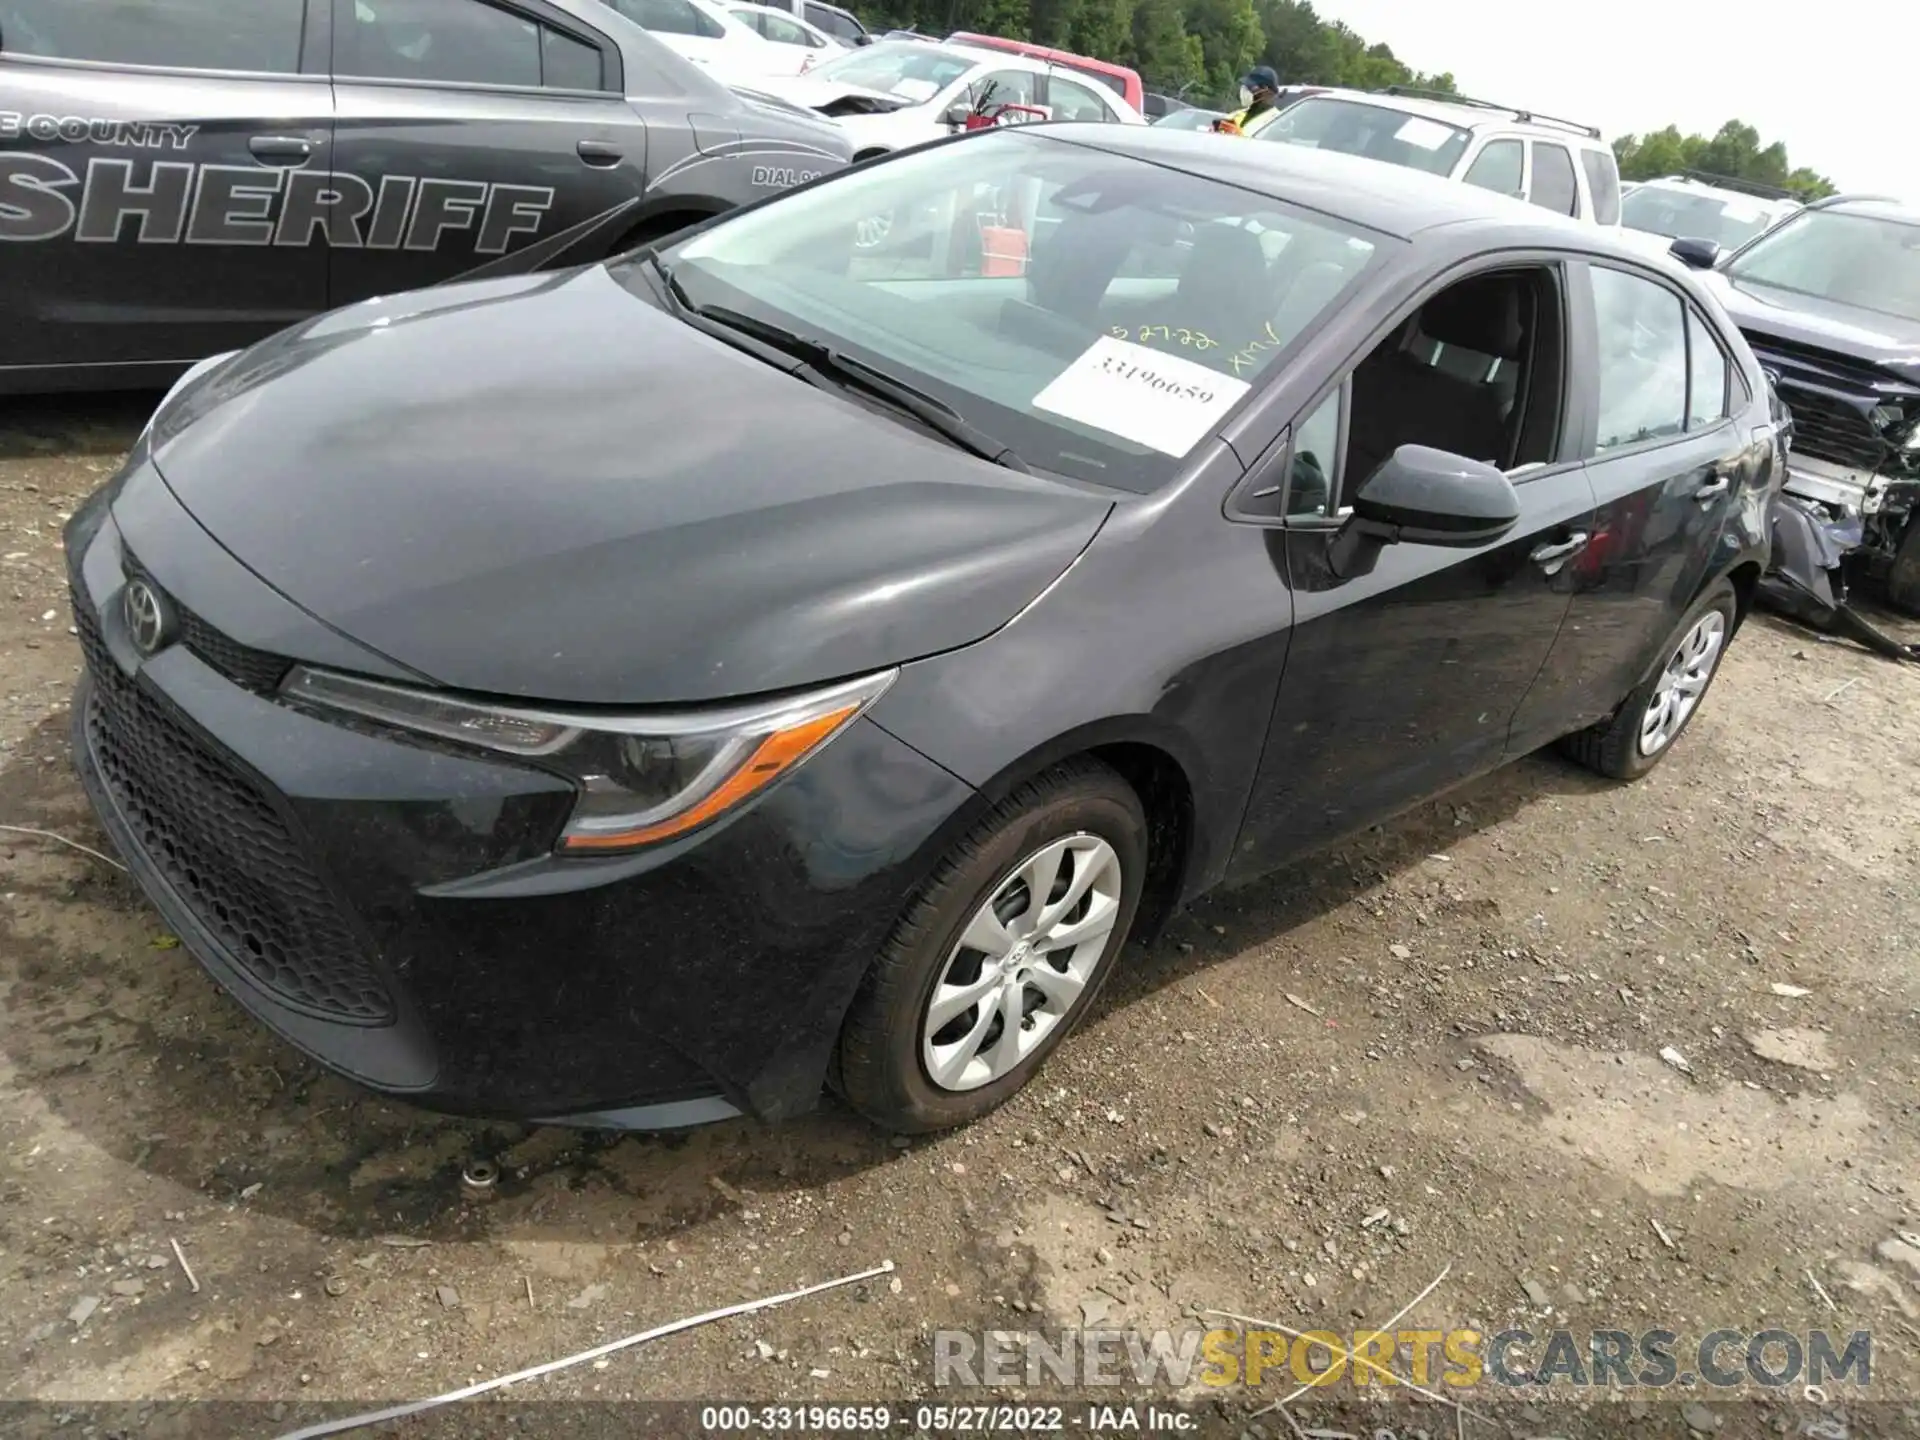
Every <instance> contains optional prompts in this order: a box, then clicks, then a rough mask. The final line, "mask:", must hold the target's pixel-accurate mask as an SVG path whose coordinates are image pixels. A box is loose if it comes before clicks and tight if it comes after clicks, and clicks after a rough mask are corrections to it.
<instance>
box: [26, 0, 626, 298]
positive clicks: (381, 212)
mask: <svg viewBox="0 0 1920 1440" xmlns="http://www.w3.org/2000/svg"><path fill="white" fill-rule="evenodd" d="M0 3H4V0H0ZM333 71H334V91H335V95H336V97H337V103H338V107H339V119H338V122H337V126H336V132H335V133H336V139H335V144H334V185H335V189H336V191H337V195H336V200H335V204H334V205H332V206H331V207H329V208H327V209H325V210H324V211H323V212H322V213H320V214H316V215H314V216H312V217H310V218H309V217H306V216H303V217H302V223H311V224H312V225H313V226H314V227H315V228H316V229H324V230H326V231H327V233H328V234H329V235H330V236H331V238H332V245H331V247H330V254H331V256H332V263H331V267H330V272H329V284H328V289H329V296H330V299H331V302H332V303H333V304H335V305H344V304H350V303H352V302H354V301H356V300H360V299H364V298H365V297H367V296H371V295H381V294H387V293H390V292H392V291H396V290H409V289H415V288H418V287H420V286H423V285H432V284H436V283H438V282H440V281H443V280H450V279H453V278H456V277H458V276H461V275H465V274H468V273H470V272H473V271H474V270H476V269H479V268H480V267H491V268H493V269H508V270H511V269H514V268H517V267H516V265H515V262H514V259H513V258H511V257H516V256H517V257H520V258H521V260H522V261H523V262H524V263H527V264H529V265H531V264H533V263H535V260H536V257H535V256H523V255H522V252H524V251H526V250H527V248H528V247H529V246H534V245H539V246H541V247H542V248H541V250H540V251H539V252H538V256H541V257H544V256H547V255H549V254H550V253H551V252H553V251H555V250H556V249H559V248H560V247H562V246H567V247H568V248H567V249H566V254H567V257H568V259H569V260H574V259H579V260H585V259H598V258H600V257H601V256H603V255H605V254H607V253H609V252H610V251H611V250H612V248H613V246H614V244H615V242H616V241H617V239H618V237H619V234H620V233H621V232H622V230H623V229H624V222H623V216H624V215H625V214H626V213H627V212H628V211H630V210H632V209H633V208H634V207H635V206H636V205H637V204H638V203H639V200H640V197H641V195H642V193H643V192H644V190H645V186H646V174H647V132H646V126H645V125H644V124H643V123H642V121H641V119H640V117H639V115H638V114H637V113H635V111H634V109H633V107H632V106H630V105H628V104H627V102H626V100H625V99H624V98H623V96H622V90H621V87H622V83H623V72H622V67H621V58H620V51H619V47H618V46H617V45H615V44H614V42H613V41H612V40H611V39H610V38H609V37H608V36H606V35H604V34H602V33H601V32H599V31H597V30H595V29H593V28H592V27H590V26H588V25H586V24H584V23H583V22H581V21H579V20H576V19H574V18H573V17H571V16H569V15H567V14H565V13H564V12H562V11H559V10H556V9H554V8H552V7H550V6H546V5H543V4H540V3H539V0H524V3H520V0H516V3H511V4H509V3H493V0H334V50H333ZM563 236H567V237H570V240H571V241H572V242H573V243H569V241H568V240H562V239H561V237H563Z"/></svg>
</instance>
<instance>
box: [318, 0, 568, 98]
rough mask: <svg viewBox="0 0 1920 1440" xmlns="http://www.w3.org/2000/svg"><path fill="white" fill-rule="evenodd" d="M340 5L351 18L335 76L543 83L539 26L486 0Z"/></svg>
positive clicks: (378, 0) (380, 0) (367, 0)
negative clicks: (487, 2)
mask: <svg viewBox="0 0 1920 1440" xmlns="http://www.w3.org/2000/svg"><path fill="white" fill-rule="evenodd" d="M342 8H343V10H345V11H347V12H348V13H350V14H351V15H352V17H353V23H352V24H350V25H348V26H347V27H346V33H345V34H344V35H339V36H336V38H335V42H334V45H335V49H334V61H333V69H334V73H335V74H337V75H353V76H364V77H366V78H368V79H375V80H414V81H422V82H426V83H433V82H436V81H455V82H461V83H465V84H470V85H524V86H527V87H528V88H536V87H538V86H539V84H540V61H541V44H540V27H539V26H538V25H536V24H534V22H533V21H531V20H528V19H526V18H525V17H523V16H520V15H515V14H513V13H512V12H510V11H507V10H502V9H499V8H497V7H495V6H493V5H488V4H484V3H482V0H353V3H352V4H351V6H348V7H342ZM558 38H560V37H556V39H558ZM597 83H598V82H597V80H596V85H597Z"/></svg>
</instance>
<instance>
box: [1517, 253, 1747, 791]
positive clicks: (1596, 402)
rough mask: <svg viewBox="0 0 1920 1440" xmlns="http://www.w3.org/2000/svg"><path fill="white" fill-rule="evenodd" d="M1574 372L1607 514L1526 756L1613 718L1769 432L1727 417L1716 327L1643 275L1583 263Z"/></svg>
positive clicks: (1542, 682) (1523, 711)
mask: <svg viewBox="0 0 1920 1440" xmlns="http://www.w3.org/2000/svg"><path fill="white" fill-rule="evenodd" d="M1572 288H1573V293H1574V295H1575V297H1576V299H1575V307H1576V314H1578V315H1580V316H1581V317H1582V319H1583V320H1584V319H1585V318H1586V317H1589V316H1590V317H1591V322H1590V323H1583V324H1580V325H1578V326H1576V328H1575V332H1574V353H1575V357H1576V359H1575V366H1574V368H1575V371H1576V373H1577V374H1578V375H1580V376H1581V377H1583V382H1584V383H1583V387H1582V388H1583V410H1584V411H1585V413H1586V414H1587V415H1588V416H1589V417H1590V419H1589V420H1588V421H1587V423H1588V424H1589V425H1590V426H1591V430H1590V432H1589V436H1588V438H1587V440H1586V442H1585V443H1586V447H1587V450H1588V453H1589V454H1591V456H1592V459H1591V460H1590V461H1589V463H1588V465H1587V474H1588V477H1589V479H1590V480H1591V482H1592V485H1593V489H1594V494H1595V498H1596V499H1597V501H1598V502H1599V508H1598V511H1597V513H1596V515H1595V523H1594V525H1593V527H1592V530H1591V538H1590V540H1589V543H1588V545H1587V548H1586V549H1585V551H1584V552H1583V553H1581V554H1580V555H1578V556H1577V557H1575V558H1574V559H1573V560H1572V561H1571V562H1570V564H1569V574H1570V576H1571V577H1572V581H1573V587H1574V595H1573V603H1572V606H1571V608H1570V609H1569V610H1568V612H1567V623H1566V625H1565V627H1564V628H1563V629H1562V631H1561V634H1560V639H1559V641H1558V642H1557V643H1556V644H1555V646H1554V650H1553V654H1552V656H1551V657H1550V658H1549V661H1548V663H1547V665H1546V667H1545V668H1544V669H1543V670H1542V671H1541V674H1540V679H1539V681H1538V682H1537V683H1536V684H1535V686H1534V688H1533V689H1532V691H1530V692H1529V693H1528V695H1527V699H1526V703H1525V704H1524V705H1522V706H1521V708H1520V710H1519V712H1518V713H1517V714H1516V715H1515V717H1514V725H1513V737H1512V744H1511V748H1512V749H1513V750H1514V751H1515V752H1516V753H1518V752H1524V751H1527V750H1532V749H1535V748H1537V747H1538V746H1540V745H1542V744H1544V743H1546V742H1547V741H1549V740H1552V739H1556V738H1558V737H1559V736H1561V735H1564V734H1567V733H1569V732H1571V731H1573V730H1576V729H1579V728H1581V727H1582V726H1584V725H1586V724H1589V723H1591V722H1593V721H1596V720H1599V719H1602V718H1604V717H1605V716H1607V715H1608V714H1610V713H1612V711H1613V709H1614V707H1615V706H1616V705H1618V704H1619V702H1620V701H1621V700H1622V699H1624V698H1625V697H1626V695H1627V694H1628V692H1629V691H1631V690H1632V689H1633V688H1634V686H1636V685H1637V684H1639V682H1640V680H1641V678H1642V675H1643V674H1644V672H1645V670H1646V667H1647V666H1648V664H1650V663H1651V662H1652V660H1653V658H1654V657H1655V655H1656V654H1657V653H1658V651H1659V649H1660V648H1661V646H1662V643H1663V641H1664V640H1665V639H1666V637H1667V635H1668V634H1669V632H1671V631H1672V630H1673V628H1674V627H1675V626H1676V625H1678V624H1679V622H1680V619H1681V617H1682V615H1683V614H1684V613H1685V612H1686V610H1687V609H1688V608H1689V607H1690V606H1691V605H1692V604H1693V602H1694V599H1695V597H1697V596H1698V595H1699V593H1700V590H1701V587H1702V586H1703V585H1704V584H1705V583H1706V581H1707V579H1708V578H1709V576H1710V575H1711V574H1712V573H1713V572H1714V570H1715V569H1716V568H1717V567H1718V566H1719V565H1720V564H1721V563H1723V562H1721V561H1720V560H1719V559H1718V550H1719V547H1720V544H1721V540H1722V536H1723V535H1724V534H1725V533H1726V531H1727V525H1728V522H1729V520H1730V519H1731V517H1732V515H1733V513H1734V509H1735V507H1736V505H1737V504H1738V503H1739V499H1738V497H1739V496H1740V494H1741V493H1742V492H1743V491H1744V490H1745V489H1746V488H1747V487H1748V485H1749V484H1750V483H1752V482H1753V480H1754V478H1755V476H1756V475H1757V474H1758V473H1759V471H1760V468H1761V467H1763V466H1764V465H1765V463H1766V455H1767V449H1768V445H1769V444H1770V441H1771V436H1770V433H1769V432H1765V431H1763V432H1761V433H1760V434H1758V435H1749V434H1746V433H1745V432H1744V431H1743V430H1742V429H1741V427H1740V425H1739V424H1738V423H1737V422H1736V421H1735V420H1734V419H1732V418H1731V417H1732V416H1733V415H1734V414H1736V413H1738V412H1739V411H1740V410H1741V409H1742V408H1743V407H1744V406H1745V404H1746V400H1747V395H1746V391H1745V388H1744V384H1743V382H1742V380H1741V378H1740V372H1739V369H1738V367H1737V366H1735V365H1734V364H1733V363H1732V362H1731V360H1730V359H1729V357H1728V353H1727V349H1726V345H1725V342H1724V340H1723V339H1722V338H1720V337H1719V336H1718V335H1717V334H1716V333H1715V331H1714V328H1713V326H1712V325H1711V324H1710V323H1709V322H1708V321H1707V320H1706V319H1705V318H1704V317H1703V316H1702V315H1701V314H1700V312H1699V311H1698V310H1697V309H1695V308H1694V307H1693V306H1692V305H1691V304H1689V303H1688V302H1687V300H1686V298H1685V297H1684V296H1683V295H1682V294H1681V293H1680V291H1679V290H1677V289H1676V288H1674V287H1672V286H1670V285H1668V284H1667V283H1665V282H1664V281H1663V280H1660V279H1657V278H1655V277H1654V276H1653V275H1652V274H1650V273H1648V272H1646V271H1640V270H1632V269H1626V268H1614V267H1612V266H1606V265H1598V264H1596V265H1592V266H1576V267H1574V271H1573V285H1572Z"/></svg>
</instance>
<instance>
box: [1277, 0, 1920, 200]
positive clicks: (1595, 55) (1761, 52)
mask: <svg viewBox="0 0 1920 1440" xmlns="http://www.w3.org/2000/svg"><path fill="white" fill-rule="evenodd" d="M1314 8H1315V9H1316V10H1317V11H1318V12H1319V14H1320V16H1321V18H1322V19H1327V20H1340V21H1344V22H1345V23H1346V24H1347V25H1348V26H1350V27H1351V28H1353V29H1354V30H1357V31H1358V32H1359V33H1360V34H1361V35H1363V36H1365V37H1366V39H1367V40H1368V41H1369V42H1378V41H1384V42H1385V43H1386V44H1387V45H1389V46H1391V47H1392V48H1393V53H1394V54H1395V55H1397V56H1399V57H1400V59H1401V60H1403V61H1405V62H1406V63H1407V64H1409V65H1411V66H1413V68H1414V69H1416V70H1424V71H1426V72H1428V73H1430V74H1431V73H1437V72H1439V71H1451V72H1452V73H1453V78H1454V81H1455V83H1457V84H1458V85H1459V87H1460V89H1461V91H1462V92H1463V93H1465V94H1468V95H1474V96H1478V97H1479V98H1480V99H1483V100H1495V101H1498V102H1499V103H1500V104H1502V105H1520V106H1531V107H1533V108H1535V109H1538V110H1542V111H1545V112H1547V113H1549V114H1553V115H1562V116H1565V117H1567V118H1568V119H1572V120H1581V121H1585V122H1586V123H1588V124H1592V125H1598V126H1599V127H1600V129H1601V131H1602V132H1603V133H1604V134H1605V135H1606V137H1607V138H1608V139H1609V140H1612V139H1613V138H1615V137H1616V136H1619V135H1625V134H1644V133H1645V132H1646V131H1648V130H1658V129H1659V128H1660V127H1661V126H1663V125H1668V124H1673V125H1678V126H1679V127H1680V130H1681V133H1682V134H1688V133H1694V132H1698V133H1700V134H1707V135H1711V134H1712V133H1713V132H1714V131H1716V130H1718V129H1719V128H1720V126H1721V125H1722V124H1724V123H1725V122H1726V121H1728V120H1734V119H1738V120H1744V121H1746V122H1747V123H1748V124H1749V125H1752V126H1753V127H1754V128H1755V129H1756V130H1758V131H1759V132H1760V141H1761V143H1762V144H1763V145H1765V144H1771V143H1772V142H1773V141H1775V140H1782V141H1785V142H1786V146H1787V154H1788V156H1789V158H1790V159H1791V160H1792V161H1793V163H1794V164H1795V165H1808V166H1811V167H1812V168H1813V169H1815V170H1817V171H1819V172H1820V173H1821V174H1823V175H1826V176H1829V177H1830V178H1831V179H1832V180H1833V182H1834V184H1836V185H1838V186H1839V187H1840V188H1841V189H1843V190H1848V189H1851V190H1878V191H1886V192H1890V193H1892V194H1896V195H1901V196H1904V197H1905V198H1907V199H1910V200H1914V201H1920V148H1916V144H1915V141H1916V139H1917V138H1920V124H1917V123H1916V119H1915V115H1914V94H1915V76H1916V73H1917V72H1916V65H1920V44H1917V43H1916V42H1920V6H1914V5H1913V4H1912V0H1875V3H1868V0H1817V3H1807V0H1798V3H1795V4H1792V5H1789V6H1781V7H1775V8H1773V9H1772V10H1769V8H1768V7H1766V6H1761V5H1748V4H1738V3H1735V0H1695V3H1691V4H1690V3H1687V0H1608V3H1606V4H1604V5H1594V6H1585V5H1583V6H1579V7H1577V8H1576V7H1573V6H1569V5H1565V4H1545V5H1543V4H1540V3H1538V0H1314Z"/></svg>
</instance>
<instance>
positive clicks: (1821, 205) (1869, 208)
mask: <svg viewBox="0 0 1920 1440" xmlns="http://www.w3.org/2000/svg"><path fill="white" fill-rule="evenodd" d="M1807 208H1809V209H1817V210H1837V211H1838V212H1839V213H1840V214H1842V215H1870V216H1873V217H1875V218H1877V219H1881V220H1897V221H1899V222H1900V223H1901V224H1903V225H1920V206H1915V205H1911V204H1909V203H1908V202H1906V201H1905V200H1898V199H1895V198H1894V197H1893V196H1891V195H1835V196H1833V197H1831V198H1830V199H1826V200H1816V201H1814V203H1813V204H1812V205H1811V206H1809V207H1807Z"/></svg>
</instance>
